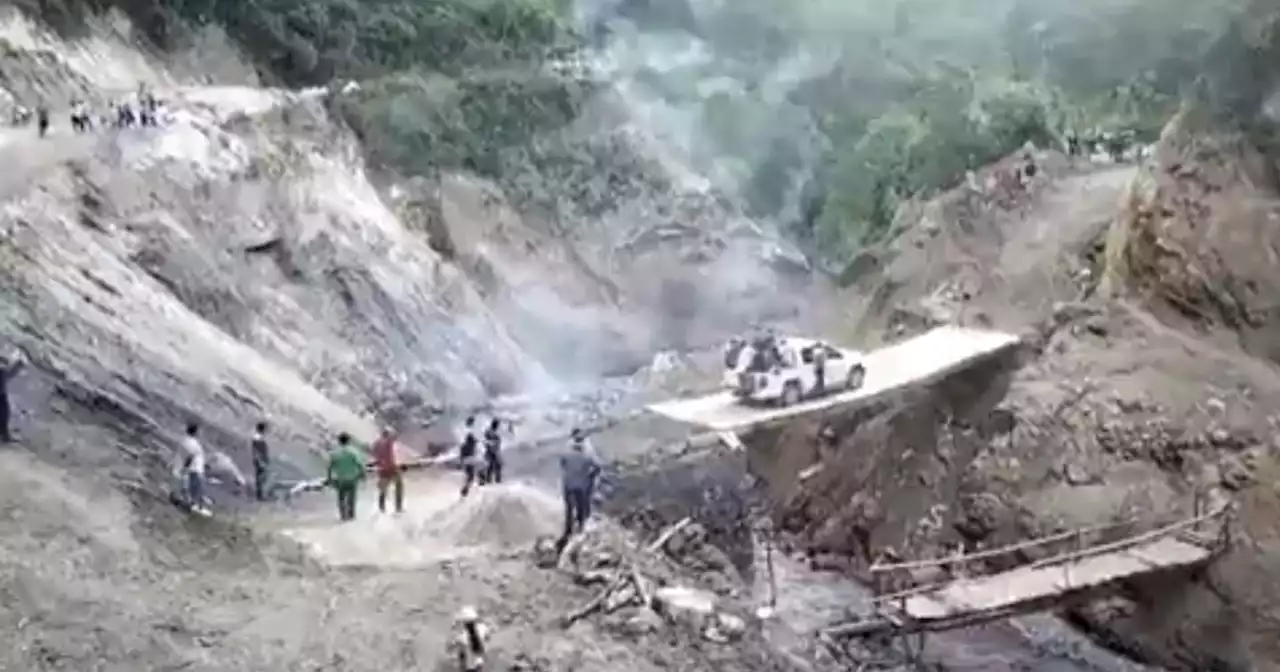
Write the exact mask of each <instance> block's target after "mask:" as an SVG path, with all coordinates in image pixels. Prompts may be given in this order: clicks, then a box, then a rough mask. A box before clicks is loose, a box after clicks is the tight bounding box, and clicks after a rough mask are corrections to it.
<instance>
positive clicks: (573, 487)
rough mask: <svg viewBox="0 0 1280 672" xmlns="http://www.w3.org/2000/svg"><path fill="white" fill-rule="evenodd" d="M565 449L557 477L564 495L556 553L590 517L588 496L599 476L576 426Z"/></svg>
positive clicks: (598, 465) (591, 494)
mask: <svg viewBox="0 0 1280 672" xmlns="http://www.w3.org/2000/svg"><path fill="white" fill-rule="evenodd" d="M570 436H571V437H572V441H571V443H570V444H569V450H568V451H567V452H566V453H564V454H563V455H561V456H560V481H561V488H562V494H563V496H564V531H563V532H562V533H561V534H560V539H559V540H557V541H556V554H557V555H559V554H560V553H562V552H564V548H565V546H566V545H568V543H569V538H570V537H572V536H573V535H574V533H575V532H582V531H584V530H585V529H586V526H587V519H588V518H590V517H591V499H592V496H593V495H594V493H595V488H596V481H597V480H598V479H599V478H600V471H601V468H600V460H599V459H597V458H596V456H595V454H594V451H592V450H590V449H589V448H588V447H587V436H586V433H584V432H583V431H582V430H580V429H574V430H573V433H572V434H571V435H570Z"/></svg>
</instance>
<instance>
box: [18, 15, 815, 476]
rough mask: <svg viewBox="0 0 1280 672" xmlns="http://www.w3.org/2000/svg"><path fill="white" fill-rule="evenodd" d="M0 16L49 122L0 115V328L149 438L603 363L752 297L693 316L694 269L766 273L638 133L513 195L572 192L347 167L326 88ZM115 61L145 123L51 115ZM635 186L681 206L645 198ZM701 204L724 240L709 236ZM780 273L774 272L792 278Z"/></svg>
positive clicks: (64, 390)
mask: <svg viewBox="0 0 1280 672" xmlns="http://www.w3.org/2000/svg"><path fill="white" fill-rule="evenodd" d="M4 31H5V32H4V34H5V38H6V40H7V41H8V44H10V45H11V46H12V47H13V48H14V50H13V51H12V53H10V55H9V56H7V58H10V59H11V60H12V59H17V60H15V67H14V68H6V70H5V72H6V77H8V78H9V80H7V81H9V82H10V83H11V84H13V86H12V87H11V88H12V89H13V90H12V91H10V93H12V94H13V96H14V97H15V99H17V100H19V101H29V100H32V99H33V96H34V95H35V94H36V93H39V95H40V96H42V98H41V99H42V100H46V101H48V102H49V103H50V104H51V105H53V106H54V107H55V112H54V124H55V125H54V132H53V135H52V136H51V137H50V138H47V139H45V140H43V141H41V140H38V139H37V138H35V137H34V130H33V129H30V128H18V129H6V130H5V131H4V132H3V134H0V140H3V142H4V143H5V144H4V147H3V151H4V152H5V155H6V157H11V160H12V163H13V167H14V169H13V170H6V172H5V176H4V178H3V181H2V183H0V208H2V209H3V212H4V217H3V221H0V259H3V260H4V263H3V268H2V269H0V283H3V286H4V288H5V292H4V296H3V297H2V298H0V313H2V314H3V315H4V317H5V319H4V321H3V323H0V340H3V341H5V342H11V343H13V344H16V345H18V346H20V347H21V348H23V349H24V350H25V351H27V353H28V354H29V355H30V356H31V358H32V360H33V362H34V363H35V365H36V366H35V369H34V371H33V372H32V375H31V376H28V381H29V382H30V383H31V384H32V385H35V383H36V381H37V380H38V381H40V385H45V384H47V385H49V386H51V387H50V388H49V389H51V390H53V391H56V393H57V394H59V395H67V394H73V396H75V398H76V399H77V400H79V401H83V402H85V403H92V404H94V405H95V407H105V406H109V407H111V408H113V409H115V410H113V411H112V412H113V413H119V414H123V415H126V416H131V417H138V418H142V419H143V420H140V421H139V422H141V423H142V425H143V426H145V427H146V430H145V431H146V432H148V433H153V434H154V436H152V438H150V439H148V441H155V442H158V443H156V444H155V445H164V444H165V442H167V441H168V440H169V439H171V438H172V434H171V432H172V431H173V430H174V429H175V428H178V427H180V425H181V424H182V423H183V421H184V420H186V419H189V418H194V419H200V420H201V421H203V422H204V423H205V424H207V425H210V428H209V430H208V431H209V436H208V437H207V440H208V441H209V442H211V443H212V444H214V445H215V447H220V448H226V449H228V450H230V452H231V453H232V455H233V457H236V458H244V457H245V454H244V452H245V448H244V444H245V442H246V440H247V433H248V431H249V428H250V427H251V426H252V423H253V421H255V420H256V419H258V418H259V417H266V418H270V419H271V420H272V422H273V424H275V426H276V428H275V430H273V431H275V432H276V433H278V434H279V435H280V438H279V439H278V441H277V443H279V444H281V445H280V455H281V457H282V458H283V459H285V461H286V462H287V460H288V458H289V456H291V455H292V456H295V457H296V456H298V455H300V454H305V452H307V451H302V452H299V451H297V450H296V448H298V447H300V446H303V445H305V446H308V447H309V448H311V449H312V450H315V449H317V448H319V447H320V446H323V445H324V442H325V441H326V440H327V439H325V438H323V437H324V436H325V435H328V434H330V433H332V432H334V431H336V430H341V429H345V430H347V431H351V432H353V433H355V434H356V435H357V436H358V437H362V438H370V437H371V431H372V426H371V424H370V418H369V417H368V416H369V414H370V413H372V412H376V411H381V410H383V409H388V408H400V409H404V408H412V407H435V408H454V409H465V408H473V407H475V406H477V405H481V404H483V403H486V402H487V401H488V400H489V399H491V398H493V397H494V396H495V395H503V394H514V393H523V394H530V393H539V392H546V391H548V390H553V389H556V386H557V385H558V384H559V382H561V381H564V380H566V379H572V378H573V377H575V376H580V377H583V378H587V379H595V378H597V377H598V376H600V375H601V374H607V373H629V372H630V371H633V370H635V369H636V368H638V367H640V366H642V365H643V364H644V363H647V362H648V361H649V359H650V358H651V352H652V350H653V349H654V348H655V347H658V346H662V345H663V344H666V343H671V342H673V341H675V342H678V341H680V340H681V339H684V338H694V337H695V336H690V335H689V334H697V336H696V337H697V338H718V337H719V336H721V335H723V330H724V329H726V328H736V327H738V326H741V325H742V324H743V323H744V322H745V321H747V319H748V318H749V317H751V314H752V313H753V312H755V311H756V306H757V305H758V303H752V304H750V307H748V308H744V309H742V310H736V311H735V310H727V311H721V312H719V313H716V314H714V315H712V316H711V317H710V318H706V317H705V316H704V307H705V306H723V305H727V304H731V303H732V301H733V299H734V297H735V296H737V295H736V294H734V293H733V292H729V291H725V290H723V289H722V287H723V286H727V285H724V283H721V282H720V279H722V278H728V279H729V280H727V281H726V282H727V283H728V285H732V286H734V287H737V286H740V285H744V284H746V285H752V286H772V285H773V281H772V280H770V279H768V278H767V277H763V276H762V277H759V278H757V277H756V276H758V275H759V273H761V272H762V270H761V269H768V268H770V265H769V264H770V262H769V259H770V258H772V257H771V256H770V255H773V256H777V254H778V253H777V252H776V251H775V252H770V250H769V245H772V244H773V243H770V242H769V241H770V240H771V238H770V237H769V236H767V235H764V232H762V231H760V230H752V231H747V232H746V233H741V231H740V229H741V228H742V227H741V225H740V222H741V218H740V216H739V215H736V214H734V212H733V209H732V208H731V207H730V206H728V205H727V204H726V203H721V202H718V201H716V199H715V198H713V197H711V196H708V193H709V191H708V190H707V189H705V188H701V187H698V185H696V184H694V185H692V186H689V185H683V184H673V183H671V182H670V181H669V180H668V181H666V182H665V183H662V182H663V180H662V179H659V177H660V175H661V170H663V169H664V166H663V165H662V163H661V162H658V161H650V160H645V159H643V158H636V157H639V156H641V155H642V154H643V150H644V149H645V148H644V147H643V146H642V144H637V143H634V142H633V143H631V144H628V145H626V146H625V147H623V146H618V147H614V149H616V150H618V151H617V152H615V153H612V154H610V153H607V152H606V153H602V154H601V156H600V157H598V158H599V162H600V164H601V166H605V167H608V162H609V161H611V160H617V161H622V160H623V159H625V158H627V157H631V159H629V160H631V161H632V164H634V165H632V166H631V167H630V168H627V169H626V171H629V172H627V175H629V177H628V178H627V181H626V185H625V186H627V188H626V190H622V192H620V193H616V194H615V193H614V192H615V191H616V190H617V188H618V185H620V184H622V183H621V182H617V181H616V180H615V181H614V182H616V184H613V185H612V186H610V184H611V183H609V182H608V180H606V181H605V182H606V183H605V184H600V183H598V181H594V182H593V181H592V180H593V179H594V178H595V177H596V176H595V175H588V176H587V177H588V178H591V179H583V180H582V184H583V185H584V186H583V188H584V189H585V190H586V191H585V192H584V193H589V194H592V195H593V196H592V198H591V199H588V198H585V197H584V198H583V199H580V200H572V199H568V200H564V201H563V203H564V208H563V209H564V212H563V213H560V212H556V211H555V210H548V209H546V208H543V209H541V210H537V209H533V205H534V204H535V201H536V202H537V203H543V204H545V203H546V201H547V198H546V195H547V194H552V195H553V196H554V195H556V194H565V193H566V190H568V191H572V187H573V186H574V184H575V183H573V182H572V180H570V181H567V182H562V183H561V182H556V180H557V179H559V178H562V177H564V178H565V179H568V177H572V176H568V177H566V176H555V175H546V176H537V175H534V176H528V178H529V180H530V181H532V182H536V183H537V184H538V185H540V188H541V191H540V192H539V194H540V196H541V200H538V199H534V198H532V196H531V195H530V194H524V193H517V194H516V195H514V196H513V195H512V194H511V189H510V187H508V188H507V190H506V191H504V190H503V188H500V187H498V186H497V185H495V184H493V183H491V182H488V181H486V180H483V179H480V178H478V177H475V176H472V175H467V174H462V173H445V174H442V175H439V176H436V177H434V178H432V179H430V180H427V179H422V178H419V179H416V180H401V179H399V178H398V177H396V176H388V175H377V176H371V175H370V173H369V171H368V170H366V167H365V165H364V160H363V158H362V153H361V148H360V146H359V144H358V142H357V141H356V139H355V137H354V135H353V134H352V133H351V132H350V131H349V130H348V129H347V128H346V127H345V126H344V125H343V124H342V123H341V122H340V121H339V120H337V119H336V118H335V117H334V116H333V115H332V114H331V113H330V107H331V106H330V105H329V104H328V100H327V96H329V95H330V92H328V91H325V90H313V91H304V92H287V91H273V90H266V89H258V88H253V87H250V86H190V85H188V84H189V81H187V80H184V79H183V76H182V71H181V69H179V68H174V69H165V68H162V67H159V66H157V65H156V64H155V63H154V62H150V61H147V60H146V59H145V58H143V57H142V56H141V55H140V54H138V53H137V52H135V51H132V50H130V49H129V48H128V47H126V46H125V45H124V44H123V43H121V42H120V41H118V40H116V38H115V37H113V36H111V35H109V34H106V33H102V31H96V32H95V33H94V34H95V35H97V37H94V38H92V39H91V40H90V41H88V42H85V43H84V44H78V45H73V46H72V45H66V44H64V43H62V42H61V41H59V40H57V39H55V38H53V37H51V36H49V35H46V34H43V33H41V32H40V31H39V30H37V29H36V28H34V27H33V26H32V25H31V24H29V23H26V22H25V21H23V20H22V19H21V18H20V17H16V16H15V15H12V14H7V15H6V18H5V23H4ZM104 35H105V37H104ZM135 66H136V69H137V75H136V78H135V79H129V77H128V76H127V75H128V74H129V73H130V72H133V70H131V68H135ZM99 79H101V81H99ZM19 80H21V82H25V84H21V85H19ZM123 80H128V81H127V82H124V83H122V82H123ZM43 81H50V82H53V81H56V82H57V84H58V87H59V88H56V89H55V88H48V87H44V88H41V86H42V85H40V82H43ZM138 82H145V83H147V84H148V85H150V86H152V87H154V88H156V90H157V91H159V93H160V95H161V97H162V98H163V99H165V100H166V102H167V112H166V116H167V117H168V120H167V121H166V123H164V124H162V126H161V128H158V129H150V128H145V129H144V128H134V129H122V130H118V129H113V128H106V129H102V130H100V131H99V132H97V133H94V134H88V135H83V136H77V135H74V134H72V133H71V132H70V131H69V129H67V128H66V127H65V125H64V124H65V121H64V116H65V112H60V111H58V106H60V105H64V104H65V103H66V101H68V100H70V99H71V98H73V97H79V98H82V99H84V100H87V101H89V102H90V103H100V102H104V101H106V100H108V99H109V98H110V96H113V95H119V92H120V91H131V90H133V89H135V88H136V85H137V83H138ZM106 87H110V90H107V88H106ZM606 107H608V106H606ZM610 109H612V110H613V111H614V112H615V113H619V112H620V111H621V110H622V108H621V107H619V106H616V105H614V106H612V107H610ZM596 121H599V119H596ZM593 123H594V122H593V121H592V120H590V119H587V120H583V121H581V122H580V123H578V124H577V125H575V127H573V128H569V129H565V131H564V135H565V142H566V143H568V144H567V145H566V146H570V145H572V146H577V145H573V143H574V142H576V143H579V144H581V143H587V144H590V143H596V144H597V145H599V144H601V143H604V144H605V145H608V143H611V142H615V141H617V138H616V137H614V136H613V135H611V134H610V133H605V134H603V136H602V137H601V138H597V137H596V131H597V130H598V129H599V128H600V127H599V126H593ZM571 140H572V142H570V141H571ZM623 150H625V152H624V151H623ZM610 170H612V168H610ZM645 171H648V173H646V172H645ZM655 171H656V172H655ZM600 172H601V174H606V173H608V174H612V173H609V172H608V171H603V170H602V171H600ZM642 183H643V184H651V185H652V186H650V187H648V188H646V189H641V188H640V187H637V186H635V185H637V184H642ZM660 183H661V184H660ZM633 187H634V188H633ZM623 192H625V193H623ZM682 194H684V195H683V196H682ZM656 202H682V203H686V204H687V205H686V206H681V207H680V208H672V209H671V211H670V212H668V213H667V214H666V216H665V217H664V218H661V219H656V220H653V221H650V219H649V218H650V215H651V214H652V213H651V212H649V211H648V210H645V209H644V208H645V207H651V206H652V205H653V204H654V203H656ZM591 203H594V205H590V204H591ZM588 221H589V222H590V224H591V226H587V225H586V224H585V223H586V222H588ZM673 221H678V222H679V224H680V225H681V226H682V227H683V228H682V229H681V231H680V234H679V235H678V236H676V237H675V238H670V237H669V236H668V235H667V234H666V233H663V229H662V228H661V227H665V226H668V225H669V224H670V223H671V222H673ZM654 222H659V226H658V228H652V227H653V225H654ZM726 222H728V223H729V224H732V226H733V227H737V229H734V230H739V233H738V234H735V235H736V236H737V237H736V238H735V240H737V241H738V242H734V243H732V244H730V243H726V242H724V241H725V240H726V236H727V235H729V234H727V233H725V231H726V230H727V229H726V228H725V227H726V226H729V224H726ZM734 222H738V223H736V224H735V223H734ZM624 224H625V226H623V225H624ZM647 231H652V232H653V233H652V234H649V233H646V232H647ZM626 240H633V241H637V242H634V243H632V244H631V247H634V248H636V249H634V250H632V249H630V248H629V247H628V246H627V245H628V244H626ZM646 241H647V242H646ZM691 241H692V242H691ZM641 248H643V249H641ZM682 250H683V252H682ZM681 254H685V256H684V257H682V256H681ZM673 255H674V257H676V258H679V259H680V261H679V262H675V263H667V264H665V265H660V264H658V260H659V259H666V258H669V257H672V256H673ZM743 255H747V256H743ZM750 255H756V256H752V257H751V258H750V259H748V258H747V257H748V256H750ZM784 256H785V255H784ZM694 257H697V258H696V259H695V258H694ZM801 261H802V260H801ZM802 265H803V264H801V266H802ZM785 273H789V274H791V275H792V276H796V277H799V278H800V280H799V285H797V286H801V285H804V284H805V283H806V282H807V280H806V279H805V278H808V277H809V276H808V275H807V270H805V269H803V268H802V269H801V270H800V271H799V275H798V276H797V275H796V274H797V271H795V270H794V269H791V270H787V271H785ZM753 283H754V284H753ZM757 290H758V287H757ZM753 291H756V290H753ZM787 298H788V302H791V303H799V302H794V301H792V300H791V299H792V297H787ZM673 303H679V304H680V305H681V306H682V307H683V308H682V310H675V309H673V308H672V305H673ZM744 305H745V304H744ZM755 314H759V313H755ZM673 315H674V316H675V317H674V320H675V322H674V323H672V322H670V319H672V318H668V317H666V316H673ZM726 315H728V316H729V317H730V318H731V319H726V317H725V316H726ZM690 325H692V326H690ZM24 385H25V383H22V382H19V383H17V393H16V402H15V403H16V405H17V406H18V408H19V410H20V412H22V413H23V414H25V415H23V416H22V417H20V418H19V419H18V421H17V424H18V425H19V428H20V429H22V427H23V426H24V425H26V433H27V435H28V436H29V437H30V438H32V439H33V440H34V439H35V437H37V436H41V434H42V432H45V431H48V432H54V433H56V432H58V431H61V430H59V429H54V428H53V427H54V425H56V426H59V427H60V426H61V425H62V424H64V423H61V422H58V423H53V424H52V425H51V424H49V423H50V421H51V420H52V419H53V418H54V417H55V416H53V415H50V413H52V411H50V410H49V409H48V408H47V407H46V406H47V402H46V401H44V397H43V396H42V394H44V393H43V392H39V393H38V392H37V390H36V389H35V387H32V388H30V389H28V388H27V387H24ZM73 387H74V388H75V389H76V390H79V391H78V392H74V393H72V392H69V391H68V390H69V389H71V388H73ZM94 399H97V401H92V400H94ZM81 412H82V411H79V410H74V409H69V410H67V411H66V413H69V414H72V415H75V414H77V413H81ZM76 417H79V416H76ZM103 421H107V422H115V420H110V419H108V418H105V417H104V418H103ZM139 431H143V430H139ZM49 440H50V441H52V440H54V439H53V438H49ZM103 448H104V449H105V452H104V453H103V456H102V459H104V460H106V461H111V460H112V459H114V458H115V456H114V454H113V451H112V450H110V449H109V447H107V446H103ZM37 449H42V448H38V447H37ZM143 452H144V453H146V452H149V451H143ZM160 452H167V449H162V450H161V451H160ZM74 453H75V451H74V450H73V449H68V450H67V451H66V454H67V455H68V456H72V455H73V454H74ZM148 459H150V458H148ZM129 464H130V465H131V466H128V467H126V471H128V470H131V469H133V466H132V463H129Z"/></svg>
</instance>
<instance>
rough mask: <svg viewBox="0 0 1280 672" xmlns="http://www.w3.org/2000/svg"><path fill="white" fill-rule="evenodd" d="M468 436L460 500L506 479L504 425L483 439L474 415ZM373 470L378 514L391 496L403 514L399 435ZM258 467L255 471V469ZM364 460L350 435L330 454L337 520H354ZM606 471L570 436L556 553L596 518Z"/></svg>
mask: <svg viewBox="0 0 1280 672" xmlns="http://www.w3.org/2000/svg"><path fill="white" fill-rule="evenodd" d="M463 426H464V434H463V438H462V442H461V444H460V445H459V446H458V459H459V466H460V467H461V469H462V472H463V476H462V489H461V491H460V493H459V494H460V495H461V496H462V497H464V498H465V497H466V496H467V495H468V494H470V492H471V489H472V488H473V487H479V486H484V485H488V484H492V483H501V482H502V478H503V459H502V438H503V437H502V421H501V420H500V419H498V418H494V419H493V420H492V421H490V423H489V426H488V427H487V428H486V429H485V431H484V432H483V434H482V435H481V436H477V434H476V431H475V427H476V419H475V417H474V416H472V417H468V418H467V419H466V422H465V423H464V425H463ZM371 452H372V458H373V460H372V471H373V473H374V474H375V475H376V476H377V484H378V486H377V487H378V510H379V511H381V512H383V513H385V512H386V510H387V495H388V494H392V495H393V496H394V502H395V511H396V513H401V512H403V511H404V475H403V472H404V469H405V465H403V464H401V462H400V460H399V457H398V455H397V452H396V433H395V430H394V429H392V428H391V427H386V428H384V429H383V430H382V433H381V434H380V435H379V436H378V439H377V440H375V441H374V443H373V446H372V451H371ZM256 464H257V463H256V462H255V469H256ZM367 466H368V465H367V464H366V460H365V455H364V452H363V451H362V450H360V449H359V448H358V447H356V445H355V444H354V442H353V441H352V438H351V435H350V434H347V433H345V432H344V433H342V434H339V435H338V441H337V445H336V446H335V447H334V449H333V450H332V451H331V452H330V454H329V466H328V471H327V474H326V479H325V482H326V483H327V484H329V485H330V486H332V487H333V489H334V492H335V493H336V496H337V504H338V519H339V520H341V521H344V522H345V521H350V520H354V519H355V517H356V499H357V496H358V494H359V487H360V483H361V482H362V481H364V479H365V478H366V476H367V474H368V471H369V469H368V468H367ZM601 472H602V467H601V463H600V459H599V458H598V457H597V456H596V454H595V451H594V450H592V449H591V448H590V447H589V446H588V445H587V437H586V433H585V432H583V431H582V430H581V429H574V430H573V431H572V433H571V434H570V443H569V450H567V451H566V452H565V453H564V454H563V455H561V456H560V477H561V490H562V496H563V498H564V527H563V530H562V534H561V536H560V538H559V539H558V540H557V544H556V548H557V552H562V551H563V550H564V547H565V546H566V545H567V544H568V541H569V539H570V538H571V537H572V536H573V535H574V534H575V533H579V532H582V531H583V530H584V529H586V524H587V520H588V519H589V518H590V517H591V509H592V502H593V501H594V499H595V496H596V491H597V488H598V485H599V481H600V475H601Z"/></svg>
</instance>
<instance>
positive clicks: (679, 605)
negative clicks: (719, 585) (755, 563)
mask: <svg viewBox="0 0 1280 672" xmlns="http://www.w3.org/2000/svg"><path fill="white" fill-rule="evenodd" d="M699 529H700V528H699V526H698V525H697V524H696V523H693V522H691V521H690V519H688V518H686V519H683V520H681V521H679V522H677V523H676V524H675V525H672V526H670V527H669V528H668V529H667V530H665V531H664V532H663V533H662V534H660V535H659V536H658V537H657V539H655V540H654V541H653V542H651V543H650V544H648V545H647V546H644V547H643V548H637V547H636V546H635V545H634V544H633V543H631V542H629V541H628V540H627V536H626V534H625V533H624V532H623V531H621V530H620V529H618V528H615V527H613V526H612V525H609V524H601V525H598V526H596V527H593V528H592V529H590V530H588V531H587V532H586V533H584V534H583V535H581V536H579V537H576V538H575V539H574V540H572V541H571V542H570V543H569V545H568V546H567V547H566V548H565V550H564V552H563V553H562V554H560V555H559V556H558V557H557V555H556V552H555V540H554V539H552V538H550V537H546V538H543V539H540V540H539V541H538V543H537V544H536V545H535V548H534V559H535V563H536V564H537V565H538V566H539V567H542V568H544V569H553V570H554V571H562V572H566V573H568V574H569V575H570V576H572V578H573V580H574V582H575V583H577V584H579V585H583V586H592V587H595V588H597V592H596V594H595V596H594V597H593V598H592V599H590V600H589V601H587V602H585V603H583V604H582V605H581V606H579V607H577V608H576V609H574V610H572V611H570V612H568V613H565V614H564V615H562V616H561V618H560V621H559V623H560V626H561V627H563V628H569V627H571V626H573V624H575V623H577V622H578V621H581V620H583V619H586V618H595V619H599V620H600V623H601V624H602V625H603V626H604V627H605V628H607V629H609V630H611V631H613V632H616V633H619V634H622V635H625V636H628V637H633V638H637V637H644V636H647V635H651V634H654V633H658V632H660V631H668V630H674V631H676V632H677V633H683V634H684V635H686V636H696V637H698V638H700V639H702V640H704V641H708V642H714V643H719V644H728V643H730V642H734V641H737V640H739V639H740V638H741V637H742V636H743V635H744V634H745V633H746V632H747V629H748V627H749V626H748V620H747V618H746V617H745V616H742V615H740V614H745V613H748V609H747V608H746V606H745V605H743V604H738V601H737V600H736V599H734V596H733V595H732V593H735V592H737V591H727V594H717V593H716V592H713V591H711V590H706V589H702V588H696V587H691V586H687V585H682V584H681V583H679V582H677V581H676V577H677V570H676V568H675V567H673V566H672V563H671V562H670V561H669V560H670V558H667V557H665V554H664V551H668V550H671V549H694V548H701V549H703V550H698V551H697V553H699V554H703V555H705V556H710V554H709V553H708V552H707V551H706V550H705V547H709V544H701V545H699V542H698V541H697V540H698V539H699V538H700V536H702V537H705V533H700V532H699ZM721 555H723V554H721ZM724 562H725V563H726V566H728V568H729V570H732V566H731V565H728V561H727V559H725V561H724ZM739 585H740V584H739Z"/></svg>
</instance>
